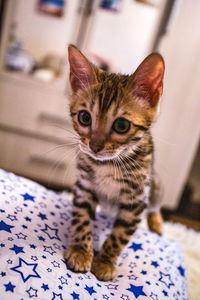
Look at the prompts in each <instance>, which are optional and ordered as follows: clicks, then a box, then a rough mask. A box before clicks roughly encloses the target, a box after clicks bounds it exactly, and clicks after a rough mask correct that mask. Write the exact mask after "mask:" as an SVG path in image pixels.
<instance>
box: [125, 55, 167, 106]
mask: <svg viewBox="0 0 200 300" xmlns="http://www.w3.org/2000/svg"><path fill="white" fill-rule="evenodd" d="M164 70H165V66H164V61H163V58H162V57H161V55H159V54H151V55H149V56H148V57H147V58H146V59H145V60H144V61H143V62H142V63H141V65H140V66H139V67H138V69H137V70H136V71H135V73H134V74H133V75H132V76H131V82H130V83H129V87H131V86H132V93H133V94H134V95H135V96H137V97H139V98H142V99H143V100H146V101H147V103H148V105H150V107H154V106H156V105H157V103H158V101H159V98H160V96H161V95H162V92H163V77H164Z"/></svg>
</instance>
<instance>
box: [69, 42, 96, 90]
mask: <svg viewBox="0 0 200 300" xmlns="http://www.w3.org/2000/svg"><path fill="white" fill-rule="evenodd" d="M68 51H69V64H70V83H71V87H72V90H73V91H74V92H77V91H78V90H86V89H87V88H88V87H89V85H91V84H94V83H95V81H96V75H95V71H94V69H93V67H92V65H91V64H90V62H89V61H88V60H87V58H86V57H85V56H84V55H83V54H82V53H81V52H80V51H79V50H78V49H77V48H76V47H74V46H69V48H68Z"/></svg>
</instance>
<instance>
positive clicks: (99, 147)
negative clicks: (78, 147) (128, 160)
mask: <svg viewBox="0 0 200 300" xmlns="http://www.w3.org/2000/svg"><path fill="white" fill-rule="evenodd" d="M89 145H90V149H91V150H92V151H93V152H94V153H98V152H100V151H101V150H102V149H103V147H104V146H103V145H102V144H99V143H97V142H93V141H90V142H89Z"/></svg>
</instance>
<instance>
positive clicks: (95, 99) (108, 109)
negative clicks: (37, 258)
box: [64, 45, 164, 281]
mask: <svg viewBox="0 0 200 300" xmlns="http://www.w3.org/2000/svg"><path fill="white" fill-rule="evenodd" d="M69 63H70V83H71V88H72V92H73V93H72V97H71V102H70V111H71V116H72V121H73V125H74V129H75V130H76V132H77V133H78V135H79V136H80V143H79V148H80V150H81V151H80V152H79V154H78V157H77V180H76V184H75V190H74V193H75V197H74V201H73V211H72V223H71V231H72V232H71V239H72V243H71V246H70V247H69V249H67V250H66V251H65V253H64V258H65V260H66V262H67V265H68V266H69V267H70V268H71V269H72V270H74V271H76V272H86V271H89V270H91V271H92V272H93V273H94V274H95V275H96V277H97V278H98V279H99V280H104V281H108V280H111V279H112V278H113V274H114V270H115V263H116V260H117V258H118V256H119V254H120V252H121V251H122V249H123V247H125V246H126V245H127V243H128V242H129V240H130V237H131V236H132V234H133V233H134V232H135V230H136V228H137V225H138V223H139V222H140V221H141V218H142V215H143V212H144V210H145V208H147V207H148V224H149V227H150V229H151V230H153V231H155V232H157V233H159V234H161V229H162V228H161V227H162V218H161V215H160V212H159V199H158V198H159V192H158V190H157V189H156V185H157V183H156V180H155V178H154V170H153V141H152V137H151V133H150V126H151V123H152V122H153V120H154V119H155V116H156V115H157V112H158V108H159V98H160V96H161V94H162V90H163V76H164V61H163V58H162V57H161V55H159V54H156V53H155V54H151V55H149V56H148V57H147V58H146V59H145V60H144V61H143V62H142V64H141V65H140V66H139V67H138V69H137V70H136V71H135V73H133V74H132V75H130V76H128V75H121V74H109V73H106V72H104V71H102V70H100V69H98V68H96V67H95V66H94V65H93V64H92V63H90V62H89V61H88V60H87V58H86V57H85V56H84V55H83V54H82V53H81V52H80V51H79V50H78V49H77V48H76V47H74V46H72V45H70V46H69ZM103 202H106V203H111V204H113V203H114V204H115V205H116V207H117V216H116V219H115V222H114V225H113V229H112V232H111V234H110V235H109V237H108V238H107V239H106V240H105V242H104V244H103V246H102V249H101V250H100V252H99V253H98V255H97V256H95V257H93V247H92V229H91V219H94V217H95V209H96V206H97V205H98V204H99V203H103Z"/></svg>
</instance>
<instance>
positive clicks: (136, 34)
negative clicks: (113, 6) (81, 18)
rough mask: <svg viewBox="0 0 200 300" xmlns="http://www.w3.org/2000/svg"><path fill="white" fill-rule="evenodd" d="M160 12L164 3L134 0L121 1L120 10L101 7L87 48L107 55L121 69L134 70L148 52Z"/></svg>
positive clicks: (126, 71)
mask: <svg viewBox="0 0 200 300" xmlns="http://www.w3.org/2000/svg"><path fill="white" fill-rule="evenodd" d="M160 12H161V6H160V7H159V8H158V7H151V6H148V5H144V4H141V3H136V2H135V1H133V0H124V1H122V9H121V11H120V12H109V11H106V10H103V9H98V12H97V13H96V15H95V19H94V25H93V29H92V30H91V34H90V38H89V43H88V46H87V47H86V49H87V51H88V52H93V53H97V54H99V55H101V56H103V57H106V58H108V59H109V60H110V61H111V62H112V63H113V64H114V66H116V67H117V70H118V71H120V72H122V73H132V72H133V71H134V70H135V69H136V67H137V66H138V65H139V64H140V63H141V61H142V60H143V59H144V57H145V56H146V55H147V54H149V51H150V46H151V43H152V39H153V36H154V31H155V29H156V26H157V24H158V19H159V17H160Z"/></svg>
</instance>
